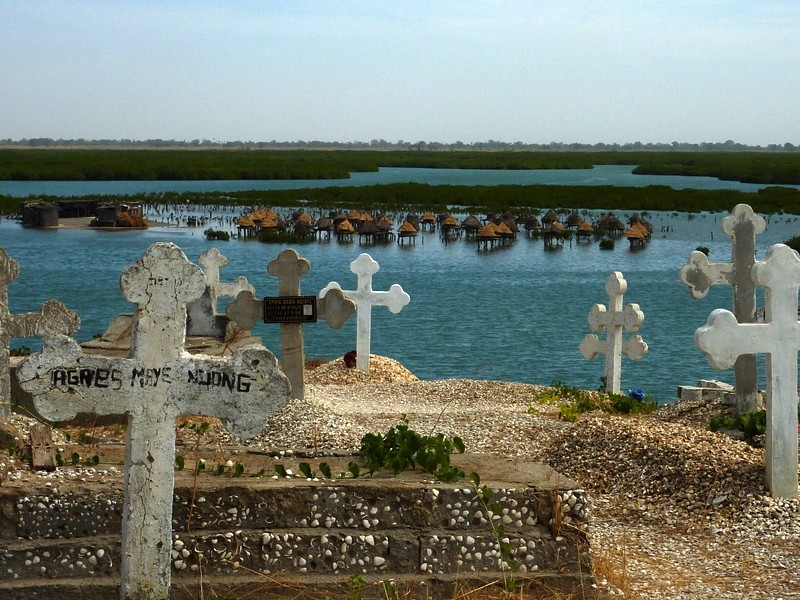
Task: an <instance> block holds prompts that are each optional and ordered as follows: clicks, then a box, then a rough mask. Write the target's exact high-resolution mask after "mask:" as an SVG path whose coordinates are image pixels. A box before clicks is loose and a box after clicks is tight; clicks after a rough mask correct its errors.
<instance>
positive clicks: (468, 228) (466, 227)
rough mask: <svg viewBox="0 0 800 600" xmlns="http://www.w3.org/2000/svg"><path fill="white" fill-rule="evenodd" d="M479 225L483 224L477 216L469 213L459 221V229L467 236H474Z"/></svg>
mask: <svg viewBox="0 0 800 600" xmlns="http://www.w3.org/2000/svg"><path fill="white" fill-rule="evenodd" d="M481 227H483V226H482V225H481V222H480V221H479V220H478V217H476V216H475V215H469V216H468V217H467V218H466V219H464V220H463V221H461V230H462V231H463V232H464V233H465V234H466V235H467V237H474V236H475V234H477V233H478V231H479V230H480V228H481Z"/></svg>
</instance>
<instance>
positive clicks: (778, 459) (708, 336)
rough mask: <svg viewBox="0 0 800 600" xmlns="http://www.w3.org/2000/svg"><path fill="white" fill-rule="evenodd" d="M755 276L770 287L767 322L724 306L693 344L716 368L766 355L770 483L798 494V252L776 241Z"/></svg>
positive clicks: (780, 493) (779, 492) (779, 491)
mask: <svg viewBox="0 0 800 600" xmlns="http://www.w3.org/2000/svg"><path fill="white" fill-rule="evenodd" d="M752 276H753V281H754V282H755V283H756V284H758V285H762V286H764V287H765V288H766V294H765V310H766V323H739V322H738V320H737V319H736V316H735V315H734V314H733V313H732V312H730V311H728V310H724V309H721V308H719V309H717V310H715V311H713V312H712V313H711V314H710V315H709V317H708V320H707V321H706V324H705V325H704V326H703V327H700V328H699V329H698V330H697V331H696V332H695V334H694V343H695V345H696V346H697V347H698V348H699V349H700V350H702V351H703V352H704V353H705V354H706V356H707V357H708V361H709V362H710V363H711V366H713V367H714V368H716V369H729V368H730V367H731V366H733V364H734V363H735V362H736V359H737V358H738V357H739V356H741V355H742V354H757V353H760V352H763V353H765V354H766V355H767V357H766V366H767V438H766V442H765V444H764V461H765V466H766V473H767V484H768V485H769V489H770V490H771V491H772V495H773V496H775V497H777V498H797V492H798V490H797V462H798V461H797V352H798V350H800V323H798V320H797V293H798V290H800V257H798V255H797V253H796V252H795V251H794V250H792V249H791V248H789V246H785V245H784V244H775V245H774V246H772V248H770V249H769V251H768V252H767V255H766V258H765V260H764V261H763V262H762V261H756V263H755V264H754V265H753V268H752Z"/></svg>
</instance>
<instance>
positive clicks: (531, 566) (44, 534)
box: [0, 449, 599, 600]
mask: <svg viewBox="0 0 800 600" xmlns="http://www.w3.org/2000/svg"><path fill="white" fill-rule="evenodd" d="M242 450H243V449H242ZM204 456H205V457H206V458H207V462H208V463H209V464H212V458H211V456H212V455H210V454H207V455H204ZM237 458H239V459H240V460H242V461H243V462H244V463H245V464H246V469H247V470H246V474H248V475H249V474H251V473H253V472H255V470H256V469H259V468H265V469H266V470H267V471H268V472H269V473H273V472H274V470H273V468H272V465H273V464H275V463H281V464H284V465H285V467H286V468H287V469H290V470H293V471H294V472H295V473H298V472H299V470H298V464H299V461H302V460H304V459H303V458H299V459H298V458H295V459H291V458H287V457H270V456H263V455H261V456H256V455H253V454H247V453H245V452H242V453H241V454H239V455H237ZM305 460H308V459H305ZM325 460H326V461H327V462H329V464H330V467H331V469H332V471H333V473H334V474H336V473H338V472H339V471H345V472H346V470H347V464H348V461H349V460H359V458H358V457H327V458H325ZM108 462H109V459H107V458H106V457H105V456H104V457H103V459H102V461H101V467H102V465H106V464H108ZM311 464H312V465H313V466H314V467H315V468H316V464H317V461H313V460H312V461H311ZM453 464H455V465H457V466H458V467H459V468H461V469H463V470H465V471H466V472H470V471H478V472H482V473H485V474H486V475H485V476H484V477H482V480H483V481H482V483H483V484H485V485H487V486H488V487H489V488H490V489H491V490H492V496H491V502H490V504H491V505H492V506H490V507H489V508H488V509H487V507H486V506H485V504H484V503H482V498H483V496H482V494H481V493H479V492H477V491H476V490H475V489H473V487H472V485H471V484H470V483H469V482H467V481H461V482H457V483H441V482H432V481H430V480H429V478H428V477H425V476H423V475H422V474H421V473H420V472H414V471H406V472H404V473H401V474H400V475H398V476H397V477H394V476H391V474H390V473H386V472H381V473H377V474H376V475H375V476H374V477H372V478H370V477H359V478H357V479H355V478H352V477H349V476H348V477H344V478H342V477H339V476H338V475H337V476H335V477H334V478H332V479H324V478H320V479H319V480H313V481H310V480H307V479H306V478H305V477H291V478H279V479H273V478H270V477H269V476H267V477H248V476H245V477H240V478H236V477H232V476H231V475H229V474H225V475H222V476H212V475H211V474H210V473H207V472H204V473H202V474H201V475H200V477H199V478H198V480H197V481H195V479H194V475H193V472H192V470H191V469H185V470H182V471H178V472H177V473H176V479H175V490H174V495H173V498H172V506H173V508H172V520H173V536H172V539H171V540H170V542H169V543H168V544H167V551H168V553H169V558H170V565H171V571H172V577H171V590H170V591H171V594H170V596H169V597H170V598H172V599H173V600H177V599H181V600H183V599H186V600H190V599H191V600H196V599H197V598H203V597H205V598H213V597H216V596H217V595H219V596H226V597H231V598H279V597H291V598H296V597H300V596H303V594H304V593H306V594H310V595H311V597H314V598H322V597H324V596H325V595H329V596H330V597H332V598H349V597H352V596H351V595H350V594H349V593H348V583H349V582H351V581H353V580H354V579H360V578H363V580H364V581H365V583H366V585H367V586H368V589H366V590H365V593H364V597H365V598H367V597H369V598H374V597H378V595H380V597H381V598H383V597H386V596H384V595H383V593H382V588H381V586H380V584H379V583H378V582H381V581H387V582H388V581H390V582H394V584H395V586H396V589H397V592H398V594H397V597H400V598H403V597H409V598H426V597H431V598H455V597H457V596H458V595H459V593H457V592H459V591H460V592H463V590H465V589H488V588H490V587H492V584H493V583H495V584H496V583H497V582H498V581H502V580H503V577H504V574H503V571H502V566H501V565H502V562H503V561H504V560H506V559H507V560H513V561H514V562H515V563H516V564H517V568H516V571H515V572H514V573H510V572H509V571H506V572H505V577H508V578H511V579H513V581H514V582H515V584H516V585H517V587H518V592H519V591H521V590H523V589H524V590H536V589H537V588H538V589H539V590H540V591H541V592H542V595H543V597H546V598H550V597H553V595H554V594H555V592H554V590H558V591H559V592H561V593H563V595H564V597H569V596H570V594H576V595H578V596H579V597H581V598H594V597H595V596H594V595H593V592H594V591H596V589H595V584H596V583H597V582H596V581H595V579H594V577H593V575H592V552H591V549H590V548H589V543H588V539H587V526H588V523H589V519H590V513H589V510H588V507H589V505H590V498H589V497H588V495H587V493H586V492H585V491H583V490H582V489H580V487H579V486H578V484H577V483H576V482H575V481H572V480H570V479H569V478H566V477H564V476H562V475H560V474H559V473H557V472H556V471H553V469H551V468H549V467H548V466H547V465H543V464H536V463H528V462H525V461H515V460H512V459H508V458H499V457H486V456H480V455H470V454H464V455H457V456H454V457H453ZM106 468H107V467H106ZM121 484H122V482H121V481H120V477H118V476H116V477H110V476H109V477H105V478H104V479H103V480H94V479H93V478H89V479H88V480H87V481H85V482H81V481H79V480H76V481H75V482H70V481H67V480H63V479H62V480H58V482H57V487H58V489H57V490H56V489H53V488H55V487H56V486H55V485H54V486H53V488H41V489H40V490H31V489H30V488H25V487H21V486H20V484H19V482H7V483H6V484H5V485H3V486H2V487H0V503H2V505H3V506H6V507H8V508H7V510H4V511H3V512H2V513H0V545H2V547H3V552H0V597H2V598H3V600H29V599H30V598H36V597H57V598H59V600H99V599H108V598H118V597H119V590H118V585H119V579H120V573H121V568H120V563H121V561H122V559H123V556H124V552H123V550H122V548H121V543H120V534H119V532H120V529H121V527H123V523H122V512H123V511H122V507H123V503H124V501H123V496H122V494H121V493H120V491H119V488H120V487H121ZM495 502H496V503H497V505H496V506H495ZM498 523H503V526H504V528H505V531H504V536H503V537H504V539H507V540H508V542H507V543H508V548H507V554H506V555H505V556H506V558H505V559H504V554H503V551H502V549H501V547H500V541H501V540H499V539H498V536H497V534H496V533H495V532H494V531H493V524H494V525H495V526H496V524H498ZM504 543H505V542H504ZM598 587H599V586H598ZM492 589H493V590H494V589H495V588H492ZM496 589H498V590H502V588H501V587H498V588H496ZM406 591H408V593H406ZM212 592H213V593H212ZM154 597H158V598H161V597H160V596H154ZM304 597H309V596H307V595H306V596H304ZM389 597H391V596H389ZM526 597H527V596H526ZM558 597H561V596H560V595H559V596H558ZM148 598H149V597H148ZM164 598H166V596H164Z"/></svg>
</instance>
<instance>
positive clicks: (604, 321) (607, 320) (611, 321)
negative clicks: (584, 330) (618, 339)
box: [589, 304, 644, 333]
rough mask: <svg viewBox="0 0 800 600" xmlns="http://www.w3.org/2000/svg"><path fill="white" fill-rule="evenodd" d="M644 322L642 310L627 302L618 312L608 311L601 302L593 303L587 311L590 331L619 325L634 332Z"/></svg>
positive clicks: (636, 305)
mask: <svg viewBox="0 0 800 600" xmlns="http://www.w3.org/2000/svg"><path fill="white" fill-rule="evenodd" d="M642 323H644V312H642V310H641V309H640V308H639V305H638V304H628V305H627V306H626V307H625V308H624V309H623V310H622V311H620V312H609V311H608V309H607V308H606V307H605V306H604V305H602V304H595V305H594V306H592V310H591V311H590V312H589V325H590V326H591V328H592V331H603V330H605V329H607V328H608V327H609V326H614V325H621V326H622V327H624V328H625V331H628V332H630V333H634V332H636V331H639V328H640V327H641V326H642Z"/></svg>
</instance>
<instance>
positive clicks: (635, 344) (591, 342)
mask: <svg viewBox="0 0 800 600" xmlns="http://www.w3.org/2000/svg"><path fill="white" fill-rule="evenodd" d="M607 349H608V342H605V341H603V340H601V339H600V338H599V337H597V336H596V335H595V334H593V333H590V334H589V335H587V336H586V337H584V338H583V339H582V340H581V343H580V345H579V346H578V350H580V353H581V355H583V357H584V358H586V359H588V360H594V359H595V358H597V356H598V355H600V354H605V353H606V351H607ZM647 350H648V346H647V342H645V341H644V339H642V336H640V335H632V336H631V337H630V338H628V339H627V340H625V341H624V342H622V353H623V354H626V355H628V357H629V358H631V359H632V360H641V359H642V358H643V357H644V355H645V354H647Z"/></svg>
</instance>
